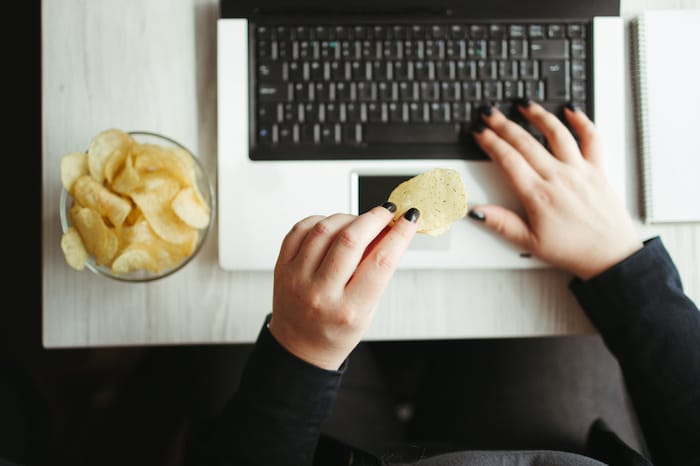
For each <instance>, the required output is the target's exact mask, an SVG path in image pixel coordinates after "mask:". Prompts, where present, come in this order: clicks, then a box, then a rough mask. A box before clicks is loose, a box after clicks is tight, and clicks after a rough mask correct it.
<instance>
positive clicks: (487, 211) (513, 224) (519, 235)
mask: <svg viewBox="0 0 700 466" xmlns="http://www.w3.org/2000/svg"><path fill="white" fill-rule="evenodd" d="M469 217H470V218H472V219H474V220H477V221H479V222H483V223H484V225H485V226H486V227H487V228H488V229H489V230H493V231H494V232H496V233H497V234H498V235H500V236H502V237H504V238H505V239H506V240H508V241H510V242H511V243H514V244H515V245H517V246H519V247H521V248H523V249H525V250H527V251H529V250H530V249H532V248H531V246H532V232H531V231H530V227H529V226H528V224H527V223H526V222H525V220H523V218H522V217H520V216H519V215H518V214H516V213H515V212H513V211H512V210H508V209H506V208H504V207H501V206H497V205H480V206H475V207H472V208H471V209H470V210H469Z"/></svg>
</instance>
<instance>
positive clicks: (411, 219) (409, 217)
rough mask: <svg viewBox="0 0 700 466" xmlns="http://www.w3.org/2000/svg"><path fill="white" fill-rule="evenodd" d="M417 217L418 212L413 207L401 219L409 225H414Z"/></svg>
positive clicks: (418, 215)
mask: <svg viewBox="0 0 700 466" xmlns="http://www.w3.org/2000/svg"><path fill="white" fill-rule="evenodd" d="M418 217H420V210H418V209H416V208H415V207H411V208H410V209H408V210H407V211H406V213H405V214H403V218H405V219H406V220H408V221H409V222H411V223H416V222H417V221H418Z"/></svg>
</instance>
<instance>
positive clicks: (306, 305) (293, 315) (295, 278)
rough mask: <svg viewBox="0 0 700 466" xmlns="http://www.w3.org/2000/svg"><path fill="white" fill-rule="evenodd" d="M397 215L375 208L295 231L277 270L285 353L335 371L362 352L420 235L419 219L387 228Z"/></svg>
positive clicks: (274, 326)
mask: <svg viewBox="0 0 700 466" xmlns="http://www.w3.org/2000/svg"><path fill="white" fill-rule="evenodd" d="M390 207H391V206H390ZM394 209H395V206H394ZM416 212H417V211H416ZM393 215H394V214H393V212H392V211H391V210H389V208H385V207H375V208H373V209H371V210H370V211H368V212H366V213H364V214H362V215H360V216H354V215H346V214H335V215H331V216H329V217H322V216H313V217H308V218H305V219H304V220H302V221H300V222H299V223H297V224H296V225H294V227H293V228H292V230H291V231H290V232H289V233H288V234H287V236H286V237H285V239H284V241H283V242H282V247H281V249H280V253H279V257H278V259H277V264H276V265H275V272H274V292H273V301H272V318H271V320H270V325H269V328H270V333H272V335H273V336H274V337H275V339H276V340H277V341H278V343H280V344H281V345H282V346H283V347H284V348H285V349H286V350H287V351H289V352H290V353H292V354H294V355H295V356H297V357H299V358H300V359H302V360H304V361H306V362H309V363H311V364H314V365H316V366H318V367H321V368H323V369H328V370H336V369H338V368H339V367H340V366H341V365H342V363H343V361H344V360H345V359H346V358H347V356H348V355H349V354H350V352H351V351H352V350H353V349H354V348H355V346H357V344H358V343H359V342H360V340H361V339H362V336H363V334H364V332H365V330H366V329H367V327H368V326H369V324H370V322H371V321H372V317H373V315H374V310H375V308H376V307H377V305H378V303H379V299H380V297H381V295H382V293H383V291H384V289H385V288H386V286H387V285H388V284H389V281H390V280H391V277H392V276H393V274H394V271H395V270H396V267H397V266H398V264H399V260H400V259H401V256H402V255H403V253H404V252H405V251H406V248H408V245H409V243H410V242H411V239H412V238H413V236H414V235H415V233H416V223H415V222H416V220H417V216H415V218H413V221H409V220H407V219H406V218H404V217H401V218H400V219H399V220H398V221H397V222H396V223H395V224H394V225H393V226H391V227H388V225H389V223H390V222H391V220H392V218H393Z"/></svg>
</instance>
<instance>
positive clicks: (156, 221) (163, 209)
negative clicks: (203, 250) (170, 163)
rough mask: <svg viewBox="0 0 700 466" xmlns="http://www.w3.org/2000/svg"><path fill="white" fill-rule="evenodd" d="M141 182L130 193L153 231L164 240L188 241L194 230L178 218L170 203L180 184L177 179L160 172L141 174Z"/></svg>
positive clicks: (179, 242) (171, 241)
mask: <svg viewBox="0 0 700 466" xmlns="http://www.w3.org/2000/svg"><path fill="white" fill-rule="evenodd" d="M142 179H143V183H142V185H141V187H139V189H138V190H137V191H134V192H132V193H131V198H132V199H133V200H134V203H135V204H136V205H137V206H138V207H139V209H141V212H143V216H144V217H145V218H146V220H147V221H148V223H149V225H151V228H153V231H155V232H156V234H157V235H158V236H160V237H161V238H163V239H164V240H165V241H168V242H170V243H175V244H182V243H185V242H187V241H190V240H191V238H192V234H193V233H194V234H195V235H196V233H197V232H196V231H194V230H193V229H192V227H190V226H189V225H187V224H186V223H185V222H183V221H182V220H180V217H178V216H177V215H176V214H175V211H173V209H172V207H171V204H172V201H173V199H174V198H175V196H176V195H177V193H178V192H179V191H180V186H179V184H178V182H177V180H175V179H173V178H172V177H168V176H166V175H164V174H162V173H159V172H156V173H150V174H146V175H144V176H142Z"/></svg>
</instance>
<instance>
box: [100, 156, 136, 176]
mask: <svg viewBox="0 0 700 466" xmlns="http://www.w3.org/2000/svg"><path fill="white" fill-rule="evenodd" d="M130 155H131V152H129V151H125V150H118V151H115V152H114V153H112V155H111V156H109V157H108V158H107V160H106V161H105V164H104V170H103V171H104V174H105V180H107V183H108V184H113V183H114V179H115V178H116V177H117V175H119V173H121V171H122V170H123V168H124V164H125V163H126V159H127V158H130V157H129V156H130ZM132 165H133V163H132Z"/></svg>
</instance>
